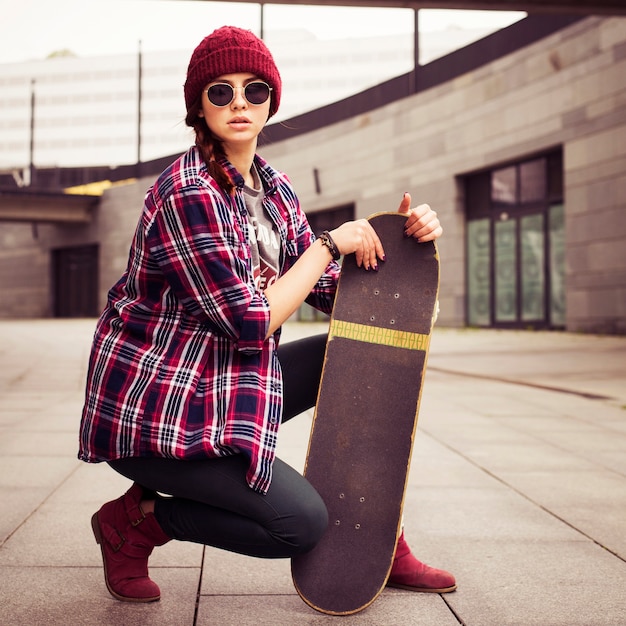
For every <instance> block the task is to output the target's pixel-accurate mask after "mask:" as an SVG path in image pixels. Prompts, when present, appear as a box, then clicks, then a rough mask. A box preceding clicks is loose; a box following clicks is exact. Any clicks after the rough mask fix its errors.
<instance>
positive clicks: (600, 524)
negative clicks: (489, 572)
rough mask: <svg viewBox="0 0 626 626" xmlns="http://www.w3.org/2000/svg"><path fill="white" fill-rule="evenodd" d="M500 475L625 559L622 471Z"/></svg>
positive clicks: (625, 490)
mask: <svg viewBox="0 0 626 626" xmlns="http://www.w3.org/2000/svg"><path fill="white" fill-rule="evenodd" d="M501 476H502V478H503V479H504V480H506V481H507V482H508V483H509V484H511V485H512V486H513V487H515V488H516V489H518V490H520V491H522V492H523V493H524V494H526V495H527V497H529V498H530V499H532V500H533V501H534V502H537V503H538V504H539V505H540V506H542V507H543V508H545V509H546V510H548V511H550V512H552V513H553V514H554V515H556V516H558V517H560V518H561V519H563V520H565V521H566V522H567V523H568V524H570V525H571V526H573V527H574V528H576V529H578V530H580V531H581V532H582V533H584V534H586V535H588V536H589V537H592V538H593V539H594V540H595V541H597V542H599V543H600V544H601V545H604V546H606V547H607V548H609V549H610V550H613V551H615V552H617V553H618V554H620V555H621V556H622V557H623V558H625V559H626V533H625V532H624V529H625V522H624V519H625V518H624V512H625V511H626V483H625V481H624V478H623V477H622V476H620V475H619V474H615V473H613V472H610V471H603V470H595V471H585V470H577V471H567V472H560V473H556V472H554V471H553V470H550V471H549V472H548V471H537V472H531V473H529V472H524V473H517V472H515V471H513V470H512V471H502V472H501ZM600 510H601V511H602V514H601V515H599V514H598V511H600Z"/></svg>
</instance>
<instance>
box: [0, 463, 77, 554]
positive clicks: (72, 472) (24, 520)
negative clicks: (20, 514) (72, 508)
mask: <svg viewBox="0 0 626 626" xmlns="http://www.w3.org/2000/svg"><path fill="white" fill-rule="evenodd" d="M80 467H81V465H80V463H79V464H78V465H76V466H75V467H74V468H73V469H72V470H71V471H70V473H69V474H68V475H67V476H66V477H65V478H64V479H63V480H61V481H60V482H59V484H58V485H57V486H56V487H55V488H54V489H53V490H52V491H51V492H50V493H49V494H48V495H47V496H46V497H45V498H44V499H43V500H42V501H41V502H40V503H39V504H38V505H37V506H36V507H35V508H34V509H33V510H32V511H31V512H30V513H29V514H28V515H26V516H25V517H24V519H23V520H22V521H21V522H20V523H19V524H18V525H17V526H16V527H15V528H13V530H12V531H11V532H10V533H9V534H8V535H7V536H6V537H5V538H4V539H0V548H2V546H4V544H5V543H6V542H7V541H9V539H11V537H13V535H14V534H15V533H16V532H17V531H18V530H19V529H20V528H21V527H22V526H24V524H26V522H28V520H29V519H30V518H31V517H32V516H33V515H35V513H37V511H38V510H39V509H40V508H41V507H42V506H43V505H44V504H46V502H48V500H50V498H51V497H52V496H53V495H54V494H55V493H56V492H57V491H58V490H59V489H61V487H62V486H63V485H64V484H65V483H66V482H67V481H68V480H69V479H70V477H71V476H73V475H74V474H75V473H76V472H77V471H78V470H79V469H80Z"/></svg>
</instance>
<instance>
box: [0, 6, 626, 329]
mask: <svg viewBox="0 0 626 626" xmlns="http://www.w3.org/2000/svg"><path fill="white" fill-rule="evenodd" d="M511 28H516V27H511ZM520 28H522V27H521V25H520ZM516 32H518V31H516V30H513V31H511V36H513V35H514V34H515V33H516ZM519 32H521V31H519ZM505 36H507V35H506V34H505ZM455 54H456V55H463V54H466V55H467V54H469V52H464V51H462V50H461V51H458V52H456V53H455ZM456 63H457V66H459V65H462V64H463V63H464V57H463V56H459V57H458V60H457V62H456ZM389 88H390V87H389ZM377 89H378V91H377V92H376V94H378V95H379V96H380V97H381V98H382V97H384V95H385V90H386V89H387V87H386V86H385V85H384V84H383V85H381V86H379V87H378V88H377ZM346 102H347V106H350V102H349V101H346ZM295 126H298V127H300V128H301V129H305V130H306V129H308V127H307V126H306V122H305V120H304V118H303V119H299V120H298V121H297V123H296V124H295ZM270 135H271V133H270ZM260 152H261V154H262V155H263V156H264V157H265V158H267V159H268V160H269V161H270V162H271V163H272V164H273V165H274V166H276V167H278V168H280V169H283V170H285V171H286V172H288V173H289V176H290V178H291V179H292V181H293V183H294V185H295V187H296V190H297V191H298V195H299V197H300V200H301V203H302V205H303V207H304V208H305V210H306V211H307V214H308V215H309V217H310V220H311V222H312V224H313V225H314V226H315V228H316V229H321V228H325V227H327V226H332V225H333V224H335V223H337V222H339V221H341V220H343V219H345V218H346V217H352V216H353V217H365V216H367V215H369V214H371V213H374V212H378V211H385V210H395V209H396V208H397V206H398V204H399V201H400V198H401V195H402V193H403V192H404V191H409V192H410V193H411V194H412V197H413V201H414V203H420V202H428V203H429V204H430V205H431V206H433V207H434V208H435V209H436V210H437V212H438V214H439V217H440V219H441V222H442V223H443V225H444V228H445V235H444V237H443V238H442V239H441V240H440V245H439V250H440V256H441V268H442V272H441V288H440V301H441V313H440V316H439V324H440V325H446V326H455V327H463V326H478V327H494V328H519V329H529V328H542V329H543V328H545V329H567V330H569V331H580V332H591V333H619V334H623V333H625V332H626V254H624V250H625V247H626V200H625V198H626V18H617V17H615V18H613V17H605V18H599V17H588V18H584V19H580V20H576V21H572V22H571V23H569V24H567V25H565V26H563V27H562V28H559V29H557V30H555V31H554V32H551V33H550V34H547V35H546V36H543V37H540V38H539V39H535V40H533V41H531V42H530V43H528V44H527V45H520V46H518V47H517V48H515V49H514V50H512V51H509V52H508V53H506V54H503V55H494V56H493V58H492V59H491V60H490V61H488V62H485V63H482V64H480V65H479V66H477V67H474V68H472V69H469V70H468V71H462V72H457V73H456V75H455V76H453V77H451V78H450V79H448V80H443V81H439V82H437V83H436V84H433V86H430V87H429V88H424V89H417V90H415V93H409V94H408V95H406V96H404V97H401V98H397V99H393V100H392V101H390V102H388V103H384V104H381V105H380V106H377V107H373V108H371V109H368V110H366V111H361V112H359V113H357V114H354V115H348V116H345V118H344V119H341V120H337V121H334V122H332V123H327V124H317V125H314V124H313V123H312V122H311V125H310V130H308V132H299V133H298V134H294V135H293V136H287V137H284V138H280V137H279V138H278V139H277V140H273V141H271V143H268V144H266V145H263V146H262V147H261V149H260ZM153 178H154V174H151V175H150V176H145V177H142V178H139V179H136V180H131V181H120V182H119V183H117V184H114V185H112V186H111V187H110V188H108V189H107V190H106V191H104V193H103V194H102V196H101V198H100V201H99V205H98V207H97V208H96V209H95V210H94V211H93V212H92V214H91V217H90V219H88V220H84V221H83V222H76V223H73V224H68V223H57V224H46V223H43V222H38V223H36V222H33V223H8V222H4V223H2V224H1V225H0V290H1V293H2V294H3V296H2V300H1V302H0V315H1V316H4V317H8V316H21V317H36V316H50V315H58V316H67V315H94V314H97V310H98V309H99V308H100V307H101V306H102V305H103V303H104V300H105V298H106V292H107V290H108V288H109V287H110V285H112V284H113V282H115V280H117V278H118V277H119V275H120V273H121V272H123V271H124V268H125V264H126V258H127V252H128V246H129V243H130V240H131V237H132V233H133V231H134V227H135V224H136V221H137V218H138V215H139V211H140V210H141V204H142V199H143V195H144V193H145V190H146V188H147V187H148V186H149V185H150V184H151V182H152V180H153Z"/></svg>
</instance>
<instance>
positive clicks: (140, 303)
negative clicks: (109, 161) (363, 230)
mask: <svg viewBox="0 0 626 626" xmlns="http://www.w3.org/2000/svg"><path fill="white" fill-rule="evenodd" d="M255 163H256V165H257V169H258V171H259V173H260V175H261V178H262V181H263V185H264V189H265V199H264V201H263V204H264V207H265V209H266V210H267V212H268V214H269V216H270V218H271V219H272V220H273V222H274V223H275V224H276V226H277V228H278V233H279V236H280V242H281V246H282V249H281V269H280V273H281V275H282V274H283V273H284V272H286V271H287V270H288V269H289V268H290V267H291V266H292V265H293V264H294V263H295V261H296V260H297V258H298V257H299V256H300V255H301V254H302V253H303V252H304V251H305V250H306V249H307V248H308V247H309V246H310V245H311V244H312V242H313V241H314V240H315V236H314V234H313V233H312V231H311V228H310V226H309V224H308V222H307V219H306V217H305V215H304V213H303V212H302V210H301V208H300V205H299V202H298V200H297V198H296V196H295V194H294V191H293V189H292V186H291V184H290V182H289V180H288V179H287V177H286V176H285V175H284V174H282V173H280V172H277V171H276V170H274V169H273V168H271V167H270V166H269V165H268V164H267V163H266V162H265V161H264V160H263V159H261V158H260V157H259V156H256V157H255ZM222 165H223V166H224V168H225V170H226V171H227V173H228V174H229V176H230V177H231V180H232V181H233V183H234V184H235V187H236V189H235V192H234V193H233V195H232V196H229V195H228V194H226V193H225V192H224V191H222V189H221V188H220V187H219V186H218V185H217V183H216V182H215V180H214V179H213V178H212V177H211V176H209V174H208V172H207V168H206V165H205V163H204V161H203V159H202V158H201V156H200V154H199V152H198V150H197V148H196V147H193V148H191V149H190V150H189V151H188V152H187V153H185V154H184V155H182V156H181V157H180V158H179V159H177V160H176V161H175V162H174V163H173V164H172V165H171V166H170V167H169V168H168V169H166V170H165V171H164V172H163V174H162V175H161V176H160V177H159V178H158V180H157V181H156V182H155V184H154V185H153V187H152V188H151V189H150V190H148V192H147V194H146V197H145V202H144V207H143V211H142V214H141V218H140V220H139V223H138V226H137V229H136V231H135V235H134V239H133V242H132V245H131V249H130V255H129V261H128V266H127V269H126V271H125V273H124V274H123V276H122V277H121V278H120V280H119V281H118V282H117V283H116V284H115V285H114V286H113V287H112V289H111V290H110V292H109V295H108V299H107V305H106V307H105V310H104V312H103V313H102V315H101V317H100V319H99V321H98V324H97V327H96V331H95V336H94V341H93V347H92V351H91V355H90V359H89V370H88V376H87V387H86V397H85V405H84V408H83V415H82V420H81V429H80V449H79V455H78V456H79V458H80V459H82V460H84V461H87V462H100V461H108V460H112V459H118V458H124V457H131V456H134V457H137V456H159V457H167V458H175V459H200V458H207V457H220V456H227V455H232V454H237V453H242V454H245V455H246V456H247V457H248V459H249V463H250V465H249V470H248V473H247V481H248V484H249V485H250V487H251V488H253V489H254V490H255V491H258V492H260V493H266V492H267V490H268V489H269V485H270V481H271V473H272V462H273V459H274V454H275V447H276V436H277V433H278V427H279V425H280V421H281V417H282V374H281V370H280V365H279V362H278V359H277V356H276V348H277V347H278V342H279V338H280V331H277V332H276V333H275V334H274V335H273V336H271V337H270V338H269V339H266V338H265V336H266V334H267V328H268V324H269V318H270V310H269V304H268V302H267V299H266V298H265V296H264V294H263V293H262V292H259V291H257V290H255V287H254V281H253V270H252V255H251V249H250V239H249V230H248V222H247V212H246V208H245V202H244V199H243V191H242V186H243V177H242V176H241V175H240V174H239V173H238V172H237V171H236V170H235V169H234V168H233V167H232V165H231V164H230V163H229V162H228V161H226V160H224V161H223V162H222ZM338 272H339V267H338V265H337V264H336V263H334V262H333V263H331V264H330V265H329V266H328V268H327V270H326V273H325V274H324V275H323V276H322V277H321V278H320V280H319V282H318V284H317V285H316V287H315V288H314V289H313V291H312V292H311V294H310V295H309V297H308V299H307V302H309V303H310V304H311V305H313V306H314V307H316V308H318V309H319V310H322V311H325V312H328V313H329V312H330V310H331V308H332V303H333V299H334V295H335V288H336V282H337V277H338Z"/></svg>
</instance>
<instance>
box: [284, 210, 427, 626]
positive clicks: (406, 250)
mask: <svg viewBox="0 0 626 626" xmlns="http://www.w3.org/2000/svg"><path fill="white" fill-rule="evenodd" d="M368 219H369V221H370V223H371V225H372V226H373V227H374V230H375V231H376V233H377V234H378V236H379V237H380V239H381V241H382V244H383V247H384V249H385V256H386V258H387V260H386V261H384V262H380V263H379V270H378V271H372V270H370V271H366V270H364V269H363V268H359V267H357V265H356V261H355V256H354V254H352V255H348V256H346V257H345V258H344V260H343V265H342V270H341V276H340V278H339V283H338V286H337V294H336V298H335V305H334V308H333V313H332V315H331V319H330V327H329V335H328V342H327V345H326V354H325V357H324V366H323V370H322V382H321V384H320V389H319V394H318V400H317V404H316V409H315V414H314V418H313V425H312V429H311V437H310V440H309V448H308V452H307V459H306V464H305V469H304V475H305V476H306V478H307V479H308V480H309V481H310V482H311V483H312V485H313V486H314V487H315V488H316V489H317V491H318V492H319V493H320V495H321V496H322V498H323V500H324V502H325V504H326V506H327V508H328V513H329V525H328V529H327V531H326V533H325V534H324V536H323V537H322V539H321V540H320V542H319V544H318V545H317V546H316V547H315V548H314V549H313V550H312V551H311V552H309V553H307V554H304V555H301V556H298V557H295V558H294V559H292V562H291V572H292V578H293V582H294V585H295V588H296V590H297V592H298V594H299V595H300V597H301V598H302V599H303V600H304V601H305V602H306V603H307V604H308V605H309V606H311V607H312V608H314V609H316V610H318V611H321V612H322V613H328V614H331V615H349V614H351V613H356V612H358V611H360V610H362V609H364V608H366V607H367V606H369V605H370V604H371V603H372V602H374V600H375V599H376V598H377V597H378V595H379V594H380V593H381V592H382V590H383V589H384V587H385V584H386V582H387V579H388V577H389V573H390V570H391V566H392V563H393V557H394V553H395V546H396V541H397V538H398V536H399V533H400V530H401V520H402V507H403V502H404V493H405V488H406V482H407V477H408V470H409V463H410V458H411V450H412V447H413V437H414V434H415V428H416V426H417V413H418V410H419V402H420V396H421V391H422V382H423V378H424V372H425V368H426V359H427V355H428V348H429V344H430V335H431V332H432V327H433V324H434V319H435V315H436V308H437V294H438V289H439V257H438V252H437V248H436V245H435V244H434V243H433V242H425V243H418V242H417V241H416V240H415V239H413V238H406V237H404V223H405V222H406V215H402V214H399V213H377V214H374V215H372V216H370V217H369V218H368Z"/></svg>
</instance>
